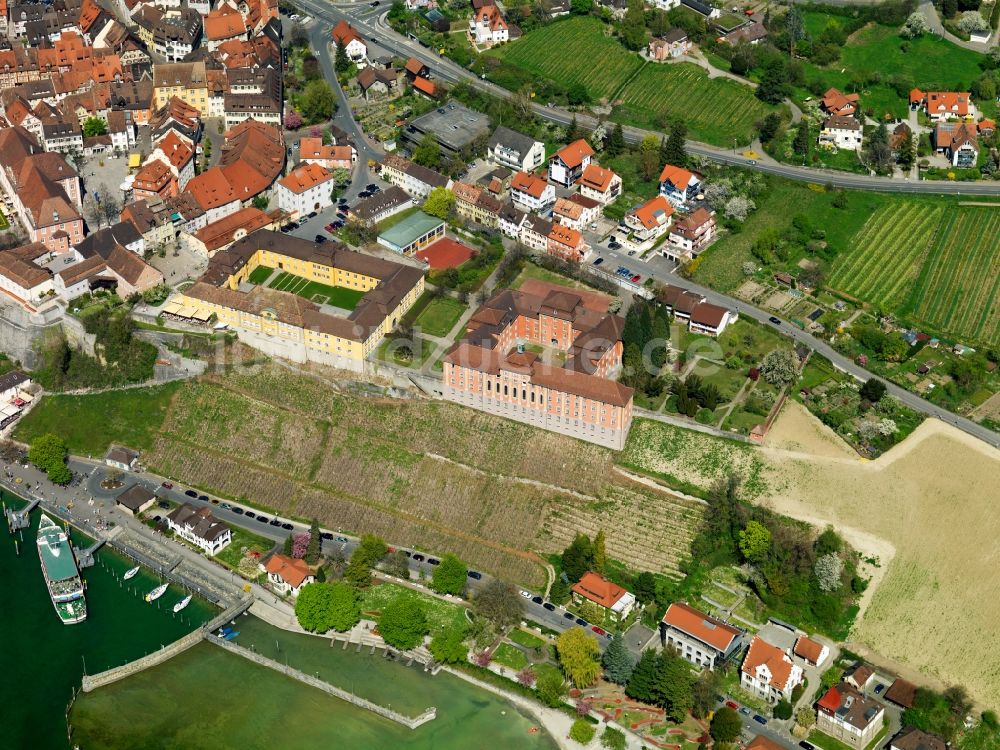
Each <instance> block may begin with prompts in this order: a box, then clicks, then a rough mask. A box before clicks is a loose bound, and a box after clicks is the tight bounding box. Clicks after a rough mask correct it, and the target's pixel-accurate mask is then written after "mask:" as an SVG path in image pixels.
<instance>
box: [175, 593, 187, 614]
mask: <svg viewBox="0 0 1000 750" xmlns="http://www.w3.org/2000/svg"><path fill="white" fill-rule="evenodd" d="M190 603H191V594H188V595H187V596H185V597H184V598H183V599H181V600H180V601H179V602H177V604H175V605H174V612H180V611H181V610H182V609H184V608H185V607H186V606H187V605H189V604H190Z"/></svg>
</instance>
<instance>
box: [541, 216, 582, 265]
mask: <svg viewBox="0 0 1000 750" xmlns="http://www.w3.org/2000/svg"><path fill="white" fill-rule="evenodd" d="M545 250H546V252H548V254H549V255H554V256H556V257H557V258H562V259H563V260H565V261H569V262H570V263H580V262H582V261H583V260H584V259H585V258H586V257H587V254H588V253H589V252H590V246H589V245H587V241H586V240H584V239H583V235H582V234H580V232H578V231H577V230H575V229H572V228H571V227H567V226H563V225H562V224H553V225H552V229H551V231H550V232H549V236H548V242H547V243H546V247H545Z"/></svg>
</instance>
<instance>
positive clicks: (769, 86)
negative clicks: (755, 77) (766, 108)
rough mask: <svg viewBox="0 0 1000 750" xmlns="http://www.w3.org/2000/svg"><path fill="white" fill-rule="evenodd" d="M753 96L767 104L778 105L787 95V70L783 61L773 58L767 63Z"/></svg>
mask: <svg viewBox="0 0 1000 750" xmlns="http://www.w3.org/2000/svg"><path fill="white" fill-rule="evenodd" d="M755 94H756V96H757V98H758V99H760V100H761V101H762V102H767V103H768V104H779V103H780V102H781V101H782V100H783V99H784V98H785V97H786V96H787V95H788V70H787V68H786V67H785V61H784V60H782V59H781V58H780V57H774V58H772V59H771V60H769V61H768V63H767V65H765V66H764V73H763V75H762V76H761V79H760V85H759V86H757V91H756V92H755Z"/></svg>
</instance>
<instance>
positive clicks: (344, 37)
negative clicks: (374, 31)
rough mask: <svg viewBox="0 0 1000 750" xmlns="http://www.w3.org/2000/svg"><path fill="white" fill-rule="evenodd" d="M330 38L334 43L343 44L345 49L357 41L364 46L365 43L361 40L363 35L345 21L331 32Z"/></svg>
mask: <svg viewBox="0 0 1000 750" xmlns="http://www.w3.org/2000/svg"><path fill="white" fill-rule="evenodd" d="M330 36H332V37H333V41H335V42H336V43H337V44H343V45H344V46H345V47H346V46H347V45H348V44H350V43H351V42H353V41H354V40H355V39H357V40H358V41H359V42H361V43H362V44H364V43H365V40H364V39H362V38H361V35H360V34H359V33H358V32H357V31H355V30H354V27H353V26H351V24H349V23H348V22H347V21H345V20H341V21H340V22H339V23H338V24H337V25H336V26H334V27H333V29H332V30H331V32H330ZM365 46H367V45H365Z"/></svg>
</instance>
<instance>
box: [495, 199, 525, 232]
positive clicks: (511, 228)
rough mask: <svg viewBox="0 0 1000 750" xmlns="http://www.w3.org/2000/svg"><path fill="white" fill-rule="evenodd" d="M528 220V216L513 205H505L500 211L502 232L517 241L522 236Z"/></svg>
mask: <svg viewBox="0 0 1000 750" xmlns="http://www.w3.org/2000/svg"><path fill="white" fill-rule="evenodd" d="M527 218H528V214H527V213H525V212H524V211H522V210H521V209H519V208H516V207H515V206H514V204H513V203H505V204H503V206H502V207H501V209H500V231H501V232H502V233H503V234H504V236H506V237H510V238H512V239H516V238H518V237H520V236H521V228H522V227H523V226H524V222H525V221H526V220H527Z"/></svg>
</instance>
